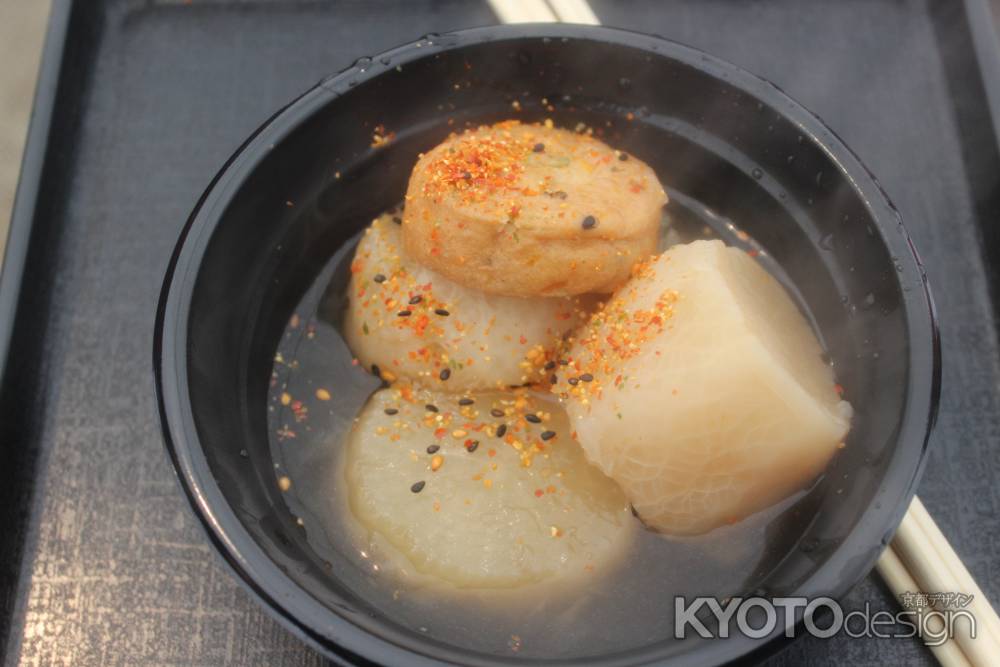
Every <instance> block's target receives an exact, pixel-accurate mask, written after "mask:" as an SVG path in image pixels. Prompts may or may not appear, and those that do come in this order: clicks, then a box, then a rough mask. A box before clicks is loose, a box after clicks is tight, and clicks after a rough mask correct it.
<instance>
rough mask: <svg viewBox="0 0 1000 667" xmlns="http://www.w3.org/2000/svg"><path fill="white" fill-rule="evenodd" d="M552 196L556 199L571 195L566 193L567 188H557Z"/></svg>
mask: <svg viewBox="0 0 1000 667" xmlns="http://www.w3.org/2000/svg"><path fill="white" fill-rule="evenodd" d="M552 196H553V197H555V198H556V199H566V197H569V195H568V194H566V192H565V190H556V191H555V192H553V193H552Z"/></svg>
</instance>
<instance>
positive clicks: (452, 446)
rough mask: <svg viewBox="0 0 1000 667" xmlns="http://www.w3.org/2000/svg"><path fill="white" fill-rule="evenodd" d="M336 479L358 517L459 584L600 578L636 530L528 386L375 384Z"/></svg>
mask: <svg viewBox="0 0 1000 667" xmlns="http://www.w3.org/2000/svg"><path fill="white" fill-rule="evenodd" d="M534 422H537V423H534ZM345 475H346V478H347V486H348V494H349V504H350V508H351V511H352V512H353V513H354V515H355V517H356V518H357V519H358V520H359V521H360V522H361V524H363V525H364V526H365V527H367V528H368V529H369V530H371V531H374V532H375V533H377V534H378V535H379V536H380V537H381V538H382V539H385V540H387V541H388V542H389V543H390V544H392V545H393V546H394V547H395V548H396V549H398V550H399V551H400V552H401V553H402V554H404V555H405V556H406V558H408V559H409V561H410V562H411V563H412V565H413V567H414V568H415V569H416V570H417V571H419V572H421V573H424V574H428V575H432V576H436V577H439V578H440V579H442V580H445V581H447V582H450V583H452V584H454V585H457V586H459V587H477V588H496V587H510V586H517V585H521V584H528V583H534V582H539V581H542V580H548V579H552V580H553V581H555V580H556V578H560V580H561V579H562V578H565V577H573V576H580V577H588V576H590V577H592V576H601V575H603V574H604V573H606V572H608V571H609V569H610V568H611V567H612V566H613V565H614V563H615V562H616V561H618V560H619V559H621V557H622V556H623V555H624V554H625V553H626V551H627V549H628V547H629V545H630V543H631V538H632V537H633V536H634V535H635V530H636V526H637V525H638V521H636V520H635V518H634V517H633V516H632V514H631V510H630V509H629V505H628V501H627V500H626V498H625V496H624V494H623V493H622V491H621V489H620V488H619V487H618V485H617V484H615V483H614V482H613V481H612V480H610V479H608V478H607V477H606V476H605V475H604V474H603V473H602V472H601V471H600V470H598V469H597V468H595V467H594V466H592V465H590V464H589V463H588V462H587V460H586V458H585V457H584V455H583V451H582V450H581V449H580V447H579V445H578V444H577V443H575V442H574V441H573V439H572V437H571V435H570V432H569V423H568V421H567V419H566V415H565V413H564V412H563V411H562V408H561V407H560V406H559V404H558V403H557V402H556V401H554V400H552V399H551V398H548V397H547V396H546V395H538V394H532V393H529V392H527V391H526V390H519V391H517V392H504V393H500V392H489V393H479V394H468V395H454V394H444V393H439V392H430V391H425V390H413V389H411V388H410V387H409V386H402V387H400V386H396V387H392V388H389V389H383V390H381V391H379V392H377V393H376V394H374V395H373V396H372V398H371V400H370V402H369V403H368V405H367V406H366V407H365V409H364V411H363V412H362V413H361V416H360V417H359V419H358V421H357V424H356V426H355V428H354V431H353V432H352V434H351V436H350V440H349V443H348V451H347V459H346V465H345Z"/></svg>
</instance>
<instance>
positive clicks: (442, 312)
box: [434, 308, 451, 317]
mask: <svg viewBox="0 0 1000 667" xmlns="http://www.w3.org/2000/svg"><path fill="white" fill-rule="evenodd" d="M434 314H435V315H440V316H441V317H448V316H449V315H451V313H449V312H448V311H447V310H445V309H444V308H435V309H434Z"/></svg>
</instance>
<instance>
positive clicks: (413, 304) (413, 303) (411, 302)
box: [410, 294, 424, 306]
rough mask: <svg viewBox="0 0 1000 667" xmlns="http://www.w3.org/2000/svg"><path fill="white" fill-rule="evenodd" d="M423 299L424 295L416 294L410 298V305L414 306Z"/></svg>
mask: <svg viewBox="0 0 1000 667" xmlns="http://www.w3.org/2000/svg"><path fill="white" fill-rule="evenodd" d="M423 300H424V297H422V296H420V295H419V294H418V295H416V296H415V297H412V298H410V305H411V306H415V305H417V304H418V303H420V302H421V301H423Z"/></svg>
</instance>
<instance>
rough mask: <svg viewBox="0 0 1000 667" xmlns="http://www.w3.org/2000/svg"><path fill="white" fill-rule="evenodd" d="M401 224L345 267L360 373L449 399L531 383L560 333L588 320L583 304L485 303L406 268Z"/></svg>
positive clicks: (381, 233)
mask: <svg viewBox="0 0 1000 667" xmlns="http://www.w3.org/2000/svg"><path fill="white" fill-rule="evenodd" d="M394 218H395V219H396V220H398V216H395V215H393V214H386V215H383V216H381V217H380V218H378V219H377V220H375V221H374V222H373V223H372V225H371V227H369V228H368V230H367V231H366V232H365V234H364V236H363V237H362V239H361V242H360V243H359V245H358V249H357V252H356V253H355V257H354V262H353V263H352V265H351V271H352V275H351V281H350V285H349V287H348V296H349V299H350V305H349V307H348V312H347V317H346V321H345V326H344V334H345V337H346V338H347V343H348V345H349V346H350V348H351V351H352V352H353V353H354V355H355V356H356V357H357V358H358V360H359V361H360V362H361V363H363V364H364V367H365V368H371V367H372V366H373V365H374V366H377V368H378V372H379V374H380V375H381V376H382V377H383V378H384V379H386V380H388V381H390V382H392V381H394V380H395V379H397V378H409V379H412V380H416V381H419V382H420V383H421V384H423V385H425V386H431V387H435V386H436V387H441V388H444V389H447V390H449V391H460V390H463V389H496V388H498V387H507V386H513V385H521V384H525V383H528V382H534V381H537V380H539V379H541V378H542V377H544V376H545V375H547V372H546V371H545V369H544V367H545V365H546V364H547V363H549V362H551V360H552V359H553V358H554V357H555V355H556V353H557V348H558V347H559V346H560V345H561V344H562V336H563V334H564V333H566V332H567V331H569V330H570V329H572V328H573V327H574V326H575V325H577V324H578V323H579V322H581V321H582V320H583V319H584V318H585V315H586V313H585V312H584V307H585V305H586V304H585V303H583V302H582V301H581V299H580V298H575V297H566V298H547V297H535V298H530V299H529V298H518V297H504V296H496V295H489V294H483V293H481V292H478V291H476V290H473V289H470V288H467V287H463V286H461V285H459V284H457V283H455V282H453V281H451V280H449V279H447V278H444V277H443V276H441V275H439V274H437V273H435V272H433V271H431V270H430V269H427V268H424V267H423V266H421V265H419V264H417V263H416V262H414V261H411V260H410V259H408V258H407V257H406V255H405V254H404V250H403V248H402V244H401V239H400V227H399V225H398V224H396V223H395V222H393V219H394Z"/></svg>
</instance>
